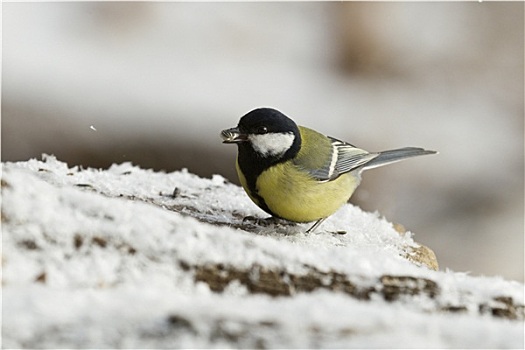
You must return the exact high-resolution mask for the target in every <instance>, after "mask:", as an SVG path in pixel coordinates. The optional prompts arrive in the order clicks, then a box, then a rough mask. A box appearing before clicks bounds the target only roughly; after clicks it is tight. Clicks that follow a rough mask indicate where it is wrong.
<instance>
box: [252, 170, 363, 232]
mask: <svg viewBox="0 0 525 350" xmlns="http://www.w3.org/2000/svg"><path fill="white" fill-rule="evenodd" d="M358 184H359V177H357V176H354V175H353V174H350V173H347V174H344V175H341V176H340V177H338V178H337V179H335V180H333V181H327V182H319V181H316V180H314V179H312V178H311V177H310V176H309V175H308V174H307V173H304V172H300V171H299V170H298V169H297V168H295V167H294V166H293V165H290V164H289V163H284V164H279V165H276V166H273V167H271V168H269V169H267V170H265V171H264V172H263V173H261V175H260V176H259V178H258V179H257V183H256V186H257V190H258V194H259V196H261V197H262V198H263V199H264V202H265V203H266V205H267V207H268V208H269V209H270V210H271V211H272V214H274V215H277V216H279V217H281V218H283V219H286V220H290V221H295V222H310V221H316V220H319V219H322V218H326V217H328V216H330V215H332V214H333V213H335V212H336V211H337V209H339V208H340V207H341V206H342V205H343V204H345V203H346V202H347V201H348V199H349V198H350V196H351V195H352V193H353V192H354V190H355V188H356V187H357V185H358Z"/></svg>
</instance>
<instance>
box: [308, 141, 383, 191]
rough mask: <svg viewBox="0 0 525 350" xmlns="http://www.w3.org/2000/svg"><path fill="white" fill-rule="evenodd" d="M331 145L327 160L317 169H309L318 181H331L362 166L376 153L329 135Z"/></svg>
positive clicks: (374, 156)
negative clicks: (329, 155)
mask: <svg viewBox="0 0 525 350" xmlns="http://www.w3.org/2000/svg"><path fill="white" fill-rule="evenodd" d="M329 138H330V140H331V142H332V143H331V145H332V154H331V158H330V160H329V162H327V163H326V164H325V166H323V167H321V168H318V169H311V170H309V172H310V174H311V175H312V176H313V177H314V178H316V179H317V180H319V181H323V182H324V181H331V180H335V179H336V178H338V177H339V176H340V175H342V174H344V173H347V172H350V171H352V170H354V169H357V168H359V167H362V166H363V165H365V164H366V163H368V162H370V161H371V160H372V159H374V158H376V157H377V156H378V155H379V154H378V153H369V152H367V151H365V150H362V149H359V148H357V147H355V146H353V145H351V144H349V143H347V142H344V141H341V140H338V139H335V138H333V137H329Z"/></svg>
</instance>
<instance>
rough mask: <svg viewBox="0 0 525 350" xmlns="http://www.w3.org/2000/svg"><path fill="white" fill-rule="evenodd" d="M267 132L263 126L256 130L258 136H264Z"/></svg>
mask: <svg viewBox="0 0 525 350" xmlns="http://www.w3.org/2000/svg"><path fill="white" fill-rule="evenodd" d="M267 132H268V128H267V127H266V126H264V125H261V126H259V127H258V128H257V133H258V134H266V133H267Z"/></svg>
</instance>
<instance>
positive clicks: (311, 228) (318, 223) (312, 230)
mask: <svg viewBox="0 0 525 350" xmlns="http://www.w3.org/2000/svg"><path fill="white" fill-rule="evenodd" d="M325 220H326V218H322V219H319V220H317V221H316V222H315V224H313V225H312V227H310V228H309V229H308V230H306V233H312V232H314V231H315V230H316V229H317V228H318V227H319V225H321V224H322V223H323V221H325Z"/></svg>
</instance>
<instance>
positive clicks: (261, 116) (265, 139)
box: [221, 108, 301, 163]
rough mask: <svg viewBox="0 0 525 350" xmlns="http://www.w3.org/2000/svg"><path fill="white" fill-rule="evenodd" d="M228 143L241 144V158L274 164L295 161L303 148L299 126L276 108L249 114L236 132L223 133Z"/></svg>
mask: <svg viewBox="0 0 525 350" xmlns="http://www.w3.org/2000/svg"><path fill="white" fill-rule="evenodd" d="M221 135H222V137H223V139H224V143H237V144H238V146H239V155H241V153H246V156H249V157H254V158H256V159H266V160H267V161H269V162H270V163H275V162H279V161H284V160H288V159H290V158H293V157H294V156H295V155H296V154H297V152H299V148H300V146H301V134H300V133H299V128H298V126H297V124H295V122H294V121H293V120H291V119H290V118H288V117H287V116H285V115H284V114H282V113H281V112H279V111H277V110H275V109H272V108H258V109H254V110H253V111H251V112H248V113H247V114H246V115H244V116H243V117H242V118H241V119H240V120H239V124H238V125H237V127H236V128H231V129H227V130H223V131H222V134H221Z"/></svg>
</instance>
